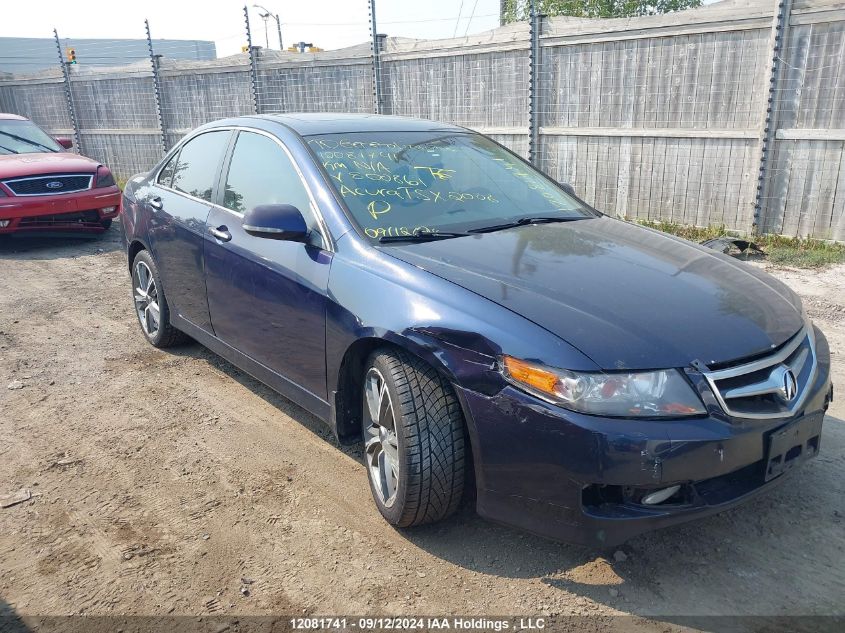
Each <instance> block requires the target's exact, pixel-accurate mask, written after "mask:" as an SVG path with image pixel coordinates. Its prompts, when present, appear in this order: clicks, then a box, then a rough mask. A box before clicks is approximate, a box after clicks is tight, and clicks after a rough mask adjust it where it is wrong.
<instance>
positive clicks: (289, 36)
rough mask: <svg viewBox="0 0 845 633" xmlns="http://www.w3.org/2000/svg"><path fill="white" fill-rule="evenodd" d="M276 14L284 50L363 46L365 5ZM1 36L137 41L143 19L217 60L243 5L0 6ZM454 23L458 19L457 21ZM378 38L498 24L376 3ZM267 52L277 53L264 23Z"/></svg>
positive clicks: (459, 0)
mask: <svg viewBox="0 0 845 633" xmlns="http://www.w3.org/2000/svg"><path fill="white" fill-rule="evenodd" d="M254 2H255V0H248V3H249V7H250V8H249V12H250V21H251V25H252V32H253V44H255V45H259V46H264V45H265V37H264V21H263V20H262V19H261V18H260V17H259V13H260V11H259V10H258V9H256V8H253V6H252V5H253V3H254ZM260 4H262V5H263V6H265V7H266V8H267V9H269V10H270V11H271V12H273V13H278V14H279V16H280V19H281V22H282V39H283V41H284V45H285V47H287V46H289V45H290V44H291V43H293V42H299V41H305V42H310V43H313V44H314V45H315V46H320V47H322V48H325V49H333V48H343V47H344V46H351V45H353V44H360V43H362V42H368V41H369V2H368V0H263V1H262V2H260ZM0 6H1V7H2V8H0V11H2V20H0V37H52V35H53V28H56V29H58V31H59V36H60V37H62V38H143V37H145V34H144V18H147V19H149V21H150V30H151V32H152V36H153V38H167V39H189V40H193V39H200V40H213V41H214V42H215V43H216V45H217V54H218V56H221V57H222V56H225V55H231V54H234V53H239V52H240V49H241V46H243V45H244V44H246V36H245V35H244V20H243V6H244V4H243V0H234V1H233V0H206V1H203V0H136V1H133V2H126V1H125V0H112V1H111V2H107V3H103V2H99V1H98V2H90V1H84V0H74V1H70V0H31V1H24V0H0ZM459 16H460V18H459ZM376 19H377V23H378V30H379V32H380V33H386V34H387V35H390V36H402V37H416V38H442V37H453V36H454V35H464V34H465V33H478V32H481V31H486V30H489V29H492V28H495V27H496V26H498V24H499V0H425V1H424V2H418V1H410V0H376ZM268 27H269V28H268V32H269V37H268V39H269V45H270V48H278V35H277V32H276V23H275V21H274V20H269V24H268Z"/></svg>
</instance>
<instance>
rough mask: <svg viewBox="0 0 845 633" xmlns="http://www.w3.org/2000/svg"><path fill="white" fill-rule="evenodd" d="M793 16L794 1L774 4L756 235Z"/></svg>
mask: <svg viewBox="0 0 845 633" xmlns="http://www.w3.org/2000/svg"><path fill="white" fill-rule="evenodd" d="M791 13H792V0H775V13H774V17H773V19H772V31H771V35H770V38H769V41H770V43H771V49H772V64H771V66H770V72H769V86H768V89H767V99H766V111H765V114H764V116H763V123H762V134H761V136H762V139H761V142H760V171H759V173H758V175H757V193H756V195H755V197H754V221H753V223H752V225H751V233H752V234H753V235H757V234H759V232H760V223H761V220H762V219H763V218H762V217H761V216H762V210H763V201H764V199H765V197H766V194H768V193H769V189H770V186H769V185H768V184H767V180H768V177H769V171H770V169H771V161H772V158H771V154H772V150H773V146H774V143H775V134H776V133H777V120H776V116H775V115H776V114H777V112H776V109H777V108H776V97H777V91H778V80H779V79H780V75H781V66H782V60H781V57H780V54H781V50H782V48H783V44H784V42H785V41H786V35H787V30H788V29H789V16H790V14H791Z"/></svg>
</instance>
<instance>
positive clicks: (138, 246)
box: [126, 238, 150, 274]
mask: <svg viewBox="0 0 845 633" xmlns="http://www.w3.org/2000/svg"><path fill="white" fill-rule="evenodd" d="M148 250H150V249H149V248H148V247H147V245H146V244H145V243H144V242H143V240H140V239H138V238H134V239H133V240H132V241H131V242H130V243H129V248H128V249H127V250H126V255H127V259H128V262H127V264H126V265H127V266H128V267H129V273H130V274H131V273H132V262H134V261H135V257H137V256H138V253H140V252H141V251H148Z"/></svg>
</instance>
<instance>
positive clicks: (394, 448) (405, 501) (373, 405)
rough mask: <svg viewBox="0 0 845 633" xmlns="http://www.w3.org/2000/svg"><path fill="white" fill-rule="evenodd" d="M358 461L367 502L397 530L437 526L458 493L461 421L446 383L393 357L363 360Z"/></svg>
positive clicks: (415, 362) (412, 361) (421, 366)
mask: <svg viewBox="0 0 845 633" xmlns="http://www.w3.org/2000/svg"><path fill="white" fill-rule="evenodd" d="M363 393H364V397H363V416H362V431H363V436H364V462H365V464H366V466H367V474H368V476H369V481H370V489H371V491H372V493H373V499H374V500H375V502H376V506H378V509H379V511H380V512H381V514H382V516H384V518H385V519H387V521H388V522H389V523H391V524H392V525H395V526H397V527H410V526H414V525H421V524H424V523H431V522H434V521H439V520H440V519H443V518H445V517H447V516H449V515H450V514H452V513H453V512H455V510H457V509H458V507H459V505H460V502H461V497H462V495H463V490H464V465H465V459H464V421H463V416H462V414H461V409H460V405H459V404H458V401H457V398H456V396H455V393H454V391H453V389H452V386H451V384H449V382H448V381H447V380H445V379H444V378H443V377H442V376H441V375H440V374H439V373H438V372H437V371H436V370H435V369H434V368H432V367H431V366H429V365H427V364H426V363H424V362H422V361H421V360H419V359H418V358H415V357H413V356H411V355H410V354H407V353H406V352H403V351H400V350H389V351H386V350H385V351H378V352H375V353H374V354H373V355H372V356H370V359H369V362H368V364H367V371H366V372H365V375H364V385H363Z"/></svg>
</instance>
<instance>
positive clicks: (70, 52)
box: [65, 47, 76, 64]
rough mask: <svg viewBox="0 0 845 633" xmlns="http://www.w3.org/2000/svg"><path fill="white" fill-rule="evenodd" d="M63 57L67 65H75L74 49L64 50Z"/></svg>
mask: <svg viewBox="0 0 845 633" xmlns="http://www.w3.org/2000/svg"><path fill="white" fill-rule="evenodd" d="M65 57H66V58H67V63H68V64H75V63H76V49H75V48H73V47H71V48H66V49H65Z"/></svg>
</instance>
